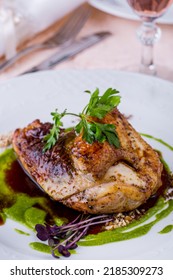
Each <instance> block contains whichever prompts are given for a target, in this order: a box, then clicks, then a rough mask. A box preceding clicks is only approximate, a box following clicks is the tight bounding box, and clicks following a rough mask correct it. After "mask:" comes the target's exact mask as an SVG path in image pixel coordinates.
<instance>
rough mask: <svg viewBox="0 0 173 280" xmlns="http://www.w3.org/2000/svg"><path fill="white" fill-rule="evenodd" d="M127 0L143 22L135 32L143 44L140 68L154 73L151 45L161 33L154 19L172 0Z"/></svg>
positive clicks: (165, 9) (164, 10) (160, 14)
mask: <svg viewBox="0 0 173 280" xmlns="http://www.w3.org/2000/svg"><path fill="white" fill-rule="evenodd" d="M127 2H128V4H129V5H130V6H131V8H132V9H133V11H134V12H135V13H136V14H137V15H138V16H140V18H141V19H142V22H143V23H142V26H141V27H140V29H139V30H138V32H137V35H138V38H139V39H140V41H141V43H142V46H143V51H142V57H141V69H140V70H141V71H142V72H145V73H146V74H153V75H155V74H156V68H155V65H154V62H153V45H154V43H155V42H156V41H158V39H159V38H160V34H161V32H160V28H158V27H157V25H156V24H155V20H156V19H157V18H158V17H160V16H162V15H163V14H164V13H165V12H166V11H167V9H168V8H169V6H170V5H171V4H172V3H173V0H127Z"/></svg>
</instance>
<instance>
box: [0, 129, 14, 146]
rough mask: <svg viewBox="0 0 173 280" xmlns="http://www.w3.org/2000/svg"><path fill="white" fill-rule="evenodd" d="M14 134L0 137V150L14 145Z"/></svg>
mask: <svg viewBox="0 0 173 280" xmlns="http://www.w3.org/2000/svg"><path fill="white" fill-rule="evenodd" d="M12 135H13V133H12V132H9V133H7V134H5V135H3V134H1V135H0V148H7V147H9V146H10V145H11V144H12Z"/></svg>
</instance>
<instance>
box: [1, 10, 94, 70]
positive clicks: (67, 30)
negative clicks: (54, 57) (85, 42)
mask: <svg viewBox="0 0 173 280" xmlns="http://www.w3.org/2000/svg"><path fill="white" fill-rule="evenodd" d="M90 13H91V8H90V6H86V5H83V6H82V7H79V8H77V9H76V10H75V11H74V12H73V13H72V14H71V16H70V18H68V19H67V20H66V22H65V23H64V24H63V25H62V26H61V27H60V29H59V30H58V32H57V33H56V34H54V35H53V36H52V37H51V38H49V39H48V40H47V41H46V42H44V43H41V44H35V45H32V46H29V47H27V48H25V49H23V50H21V51H19V52H18V53H17V54H16V55H15V56H13V57H12V58H10V59H9V60H7V61H5V62H4V63H2V64H1V65H0V73H2V72H3V71H4V70H6V69H7V68H8V67H10V66H12V65H13V64H15V63H16V62H17V61H18V60H19V59H21V58H22V57H24V56H26V55H28V54H29V53H32V52H33V51H36V50H39V49H45V48H46V49H49V48H56V47H57V46H61V45H64V44H65V45H68V44H70V43H71V42H72V41H73V40H74V39H75V37H76V35H77V34H78V33H79V31H80V30H81V29H82V27H83V26H84V24H85V22H86V21H87V19H88V17H89V15H90Z"/></svg>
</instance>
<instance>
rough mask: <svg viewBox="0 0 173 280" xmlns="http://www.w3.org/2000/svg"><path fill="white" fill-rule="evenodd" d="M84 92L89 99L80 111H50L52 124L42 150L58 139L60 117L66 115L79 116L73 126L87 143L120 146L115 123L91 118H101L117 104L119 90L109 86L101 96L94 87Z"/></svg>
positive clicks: (50, 146)
mask: <svg viewBox="0 0 173 280" xmlns="http://www.w3.org/2000/svg"><path fill="white" fill-rule="evenodd" d="M86 92H87V93H89V94H90V100H89V103H88V104H87V105H86V106H85V108H84V109H83V111H82V113H79V114H74V113H69V112H67V110H64V112H63V113H58V111H57V110H56V111H55V112H52V113H51V115H52V116H53V121H54V124H53V127H52V128H51V129H50V132H49V134H47V135H46V136H45V137H44V141H45V142H46V144H45V146H44V149H43V151H44V152H45V151H47V150H49V149H50V148H52V147H53V146H54V145H55V143H56V141H57V140H58V138H59V134H60V128H61V127H62V126H63V123H62V121H61V119H62V118H63V117H64V116H66V115H73V116H76V117H79V118H80V122H79V123H78V124H77V125H76V126H75V127H74V130H75V131H76V133H78V134H79V133H82V138H83V139H84V140H85V141H86V142H88V143H89V144H92V143H93V142H94V141H98V142H101V143H103V142H104V141H108V142H109V144H111V145H114V146H115V147H117V148H118V147H119V146H120V142H119V139H118V135H117V133H116V127H115V125H113V124H103V123H100V122H97V121H94V120H93V118H95V119H100V120H101V119H103V118H104V117H105V115H106V114H107V113H109V112H110V111H111V110H112V109H113V108H114V107H116V106H118V104H119V103H120V98H121V97H120V96H119V95H118V93H119V91H117V90H116V89H112V88H109V89H107V90H106V91H105V93H104V94H103V95H102V96H100V95H99V89H96V90H95V91H94V92H93V93H91V92H90V91H88V90H87V91H86ZM91 117H92V118H91Z"/></svg>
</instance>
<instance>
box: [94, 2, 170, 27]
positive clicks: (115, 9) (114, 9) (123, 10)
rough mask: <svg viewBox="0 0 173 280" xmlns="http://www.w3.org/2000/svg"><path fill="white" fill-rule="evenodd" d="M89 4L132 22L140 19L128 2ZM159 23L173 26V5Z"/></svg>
mask: <svg viewBox="0 0 173 280" xmlns="http://www.w3.org/2000/svg"><path fill="white" fill-rule="evenodd" d="M89 3H90V4H91V5H92V6H93V7H95V8H97V9H99V10H101V11H103V12H106V13H108V14H111V15H114V16H118V17H122V18H126V19H131V20H139V17H138V16H137V15H136V14H135V13H134V12H133V10H132V9H131V8H130V7H129V5H128V4H127V1H126V0H90V1H89ZM157 22H159V23H164V24H173V5H172V6H171V7H170V8H169V9H168V11H167V12H166V13H165V14H164V15H163V16H162V17H160V18H159V19H158V20H157Z"/></svg>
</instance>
